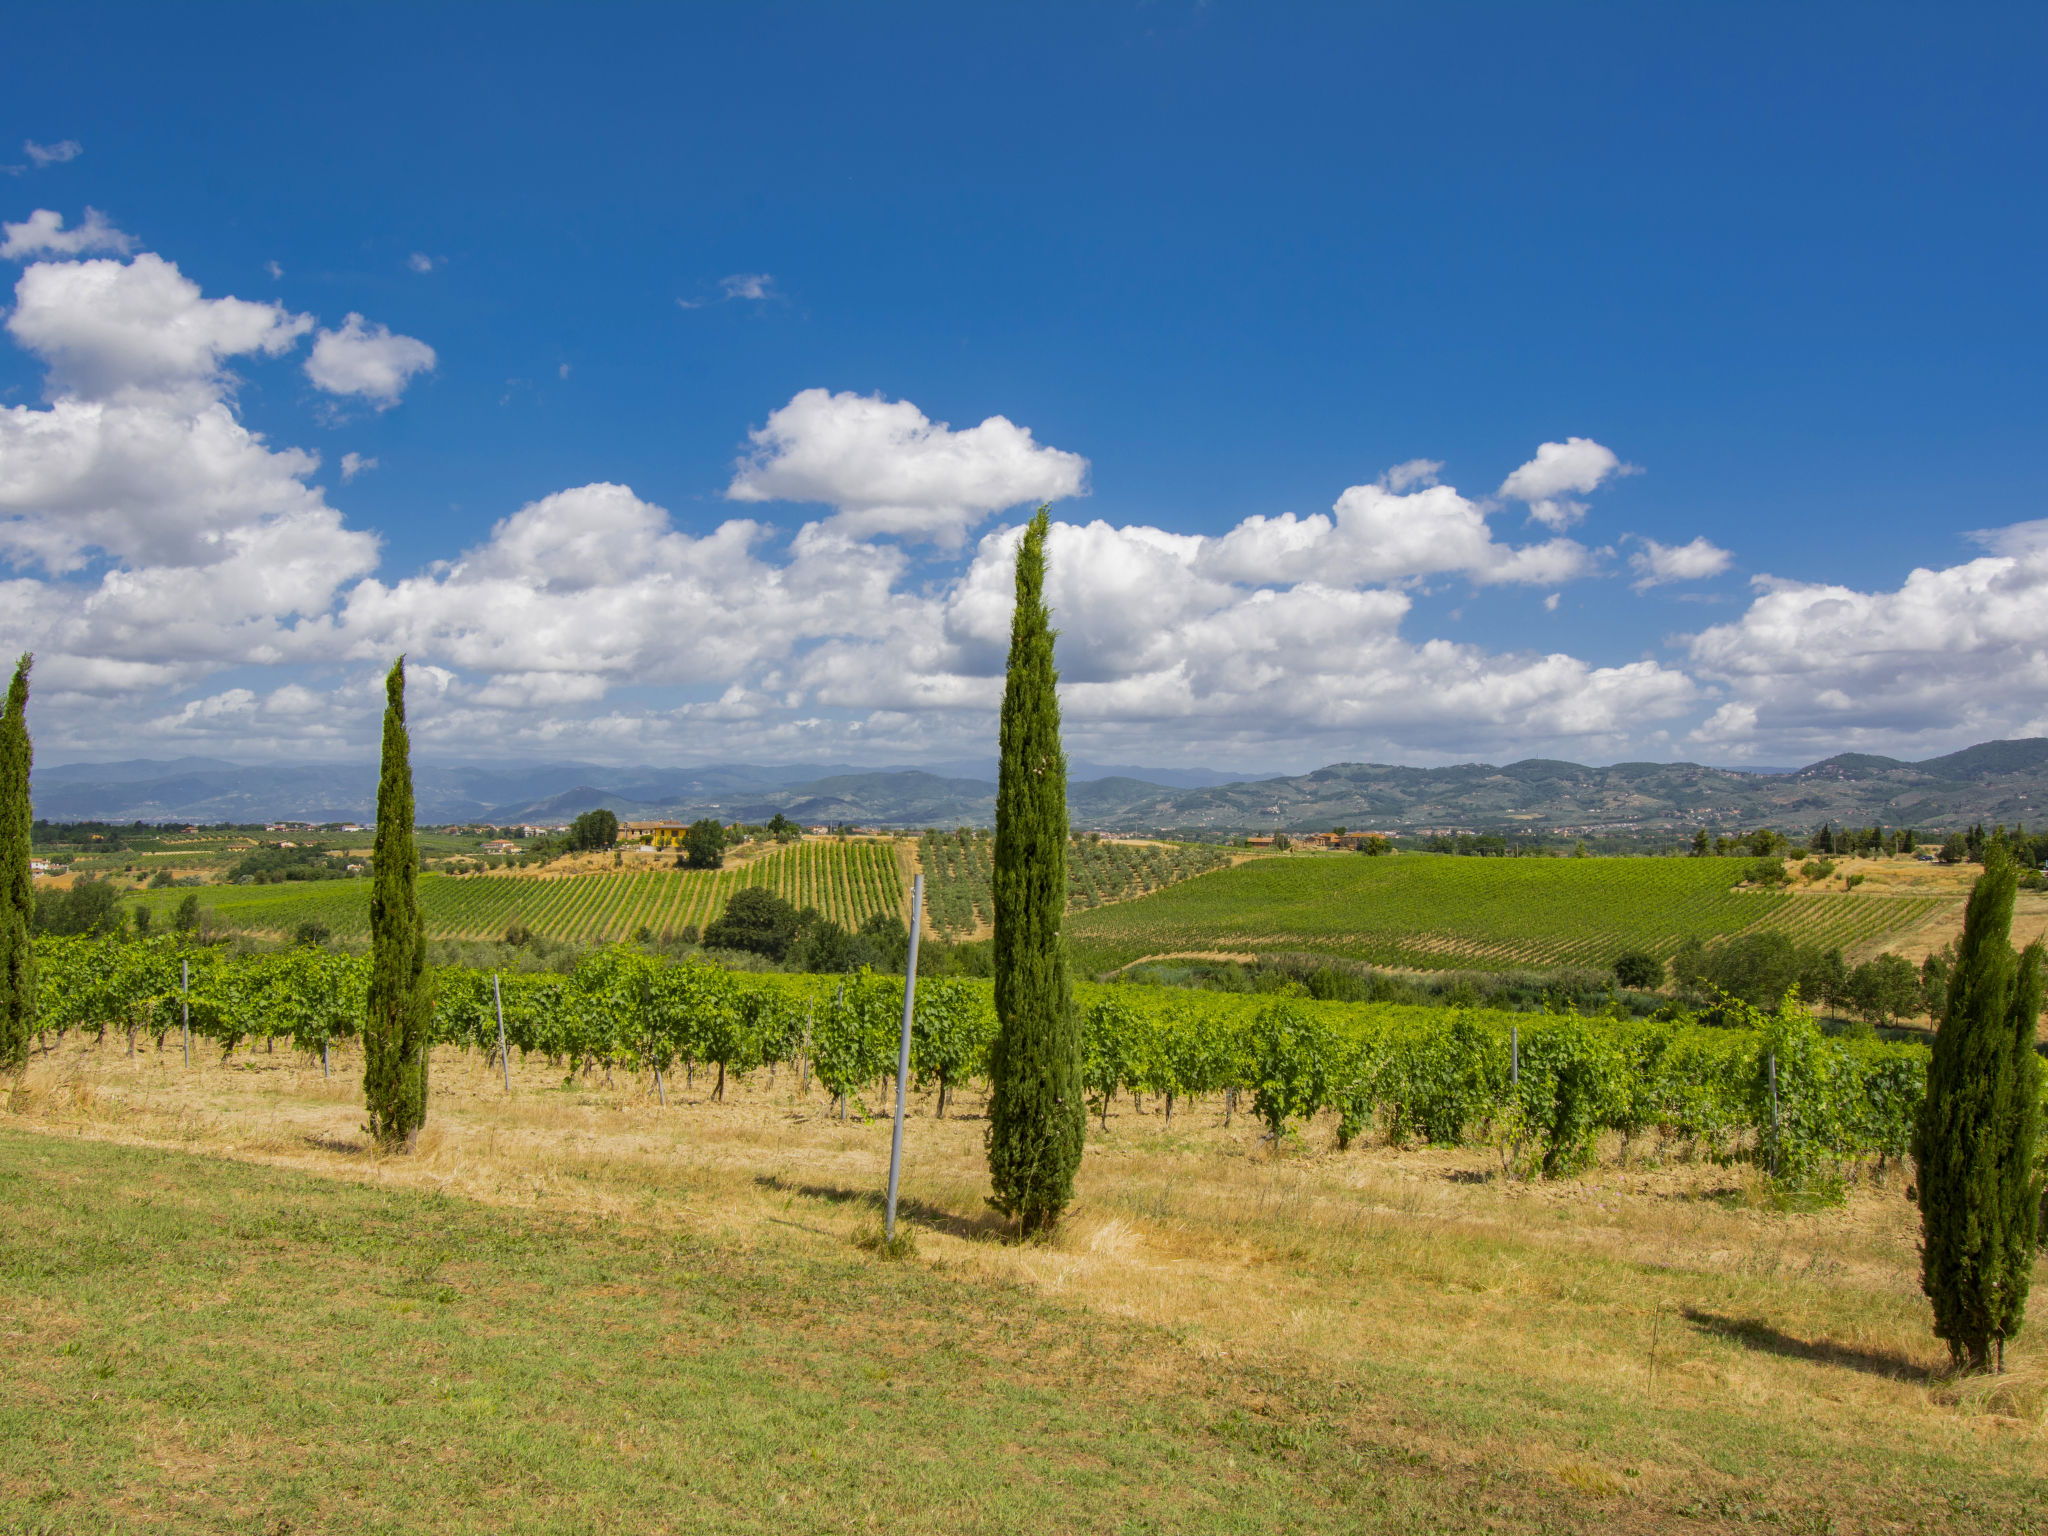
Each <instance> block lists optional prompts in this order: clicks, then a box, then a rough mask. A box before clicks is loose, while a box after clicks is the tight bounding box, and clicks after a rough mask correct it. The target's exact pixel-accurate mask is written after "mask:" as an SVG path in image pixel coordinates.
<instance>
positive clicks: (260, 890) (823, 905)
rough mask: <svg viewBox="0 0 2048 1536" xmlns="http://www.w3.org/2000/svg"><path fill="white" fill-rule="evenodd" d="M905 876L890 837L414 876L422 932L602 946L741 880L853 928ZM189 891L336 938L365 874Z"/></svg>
mask: <svg viewBox="0 0 2048 1536" xmlns="http://www.w3.org/2000/svg"><path fill="white" fill-rule="evenodd" d="M908 884H909V882H908V881H907V880H906V879H905V878H904V873H903V865H902V861H901V859H900V858H899V857H898V854H897V845H896V843H895V842H894V841H893V840H854V841H848V842H838V841H818V842H804V843H797V844H793V845H791V846H790V847H788V848H784V849H781V850H779V851H777V852H774V853H769V854H764V855H763V856H761V857H760V858H757V859H752V860H749V861H748V862H746V863H744V864H739V865H735V866H733V867H730V868H727V869H719V870H688V869H683V870H679V869H654V870H649V869H639V870H635V869H630V868H627V869H621V870H619V871H617V872H616V873H603V874H584V875H570V876H563V877H560V878H549V877H546V876H538V877H536V876H519V875H467V876H454V875H436V874H425V875H422V876H421V877H420V887H419V890H420V908H421V910H422V912H423V913H424V914H425V917H426V923H427V934H428V936H429V937H430V938H436V939H469V938H476V939H482V938H497V937H499V936H500V935H502V934H503V933H504V932H505V929H506V927H507V926H508V925H509V924H510V923H511V922H512V920H513V919H514V918H518V919H519V920H520V921H521V922H523V923H525V924H526V926H527V927H529V928H531V929H532V930H533V931H534V932H535V933H539V934H543V935H545V936H547V937H549V938H556V939H573V940H580V941H584V942H592V943H602V942H605V941H607V940H611V939H624V938H629V937H631V936H632V935H633V934H634V933H635V932H636V931H638V930H639V929H641V928H643V927H644V928H646V929H647V930H648V931H649V932H650V933H653V934H657V935H658V934H661V933H664V932H676V931H679V930H681V929H682V928H684V927H686V926H695V927H697V928H702V927H703V926H704V925H705V924H706V923H708V922H710V921H711V920H712V919H713V918H714V917H716V916H717V915H718V914H719V913H720V912H722V911H724V910H725V903H726V901H727V899H728V898H729V897H730V896H731V895H732V893H733V892H734V891H737V890H739V889H741V888H742V887H744V886H750V885H761V886H766V887H767V888H768V889H770V890H772V891H774V892H775V893H776V894H777V895H778V896H782V897H786V898H787V899H788V900H790V901H793V902H795V903H796V904H797V905H798V906H799V907H807V906H808V907H816V908H818V910H819V911H821V912H823V913H824V914H825V915H826V916H827V917H830V918H833V919H834V920H836V921H838V922H841V923H844V924H847V925H848V926H853V925H857V924H858V923H859V922H860V921H861V919H863V918H865V917H867V916H868V915H869V914H870V913H874V912H893V913H898V914H903V913H904V912H905V909H906V905H907V903H906V891H907V889H908ZM186 894H187V893H186V892H185V891H182V890H175V889H174V890H166V891H153V892H150V893H149V894H148V896H147V897H146V898H138V899H139V900H140V901H142V902H143V903H144V904H147V905H149V906H151V907H153V908H155V909H157V912H158V916H159V917H161V916H163V915H165V914H166V913H168V911H169V909H170V908H171V907H173V906H175V905H176V904H177V902H178V901H180V900H182V899H183V898H184V896H185V895H186ZM197 894H198V896H199V899H200V901H201V902H202V903H203V904H204V905H206V906H208V907H211V908H212V909H214V910H215V911H216V912H217V913H219V915H220V918H221V920H222V921H223V922H225V923H226V924H227V925H228V926H229V927H231V928H235V929H238V930H241V931H243V932H250V933H275V934H289V933H290V932H292V930H293V929H295V928H296V927H297V926H298V925H299V924H301V923H304V922H317V923H321V924H324V925H325V926H326V928H327V929H328V931H329V932H330V933H332V934H334V935H335V936H336V937H337V938H362V937H366V936H367V935H368V933H369V911H370V909H369V902H370V888H369V882H368V881H367V880H357V881H338V880H329V881H317V882H311V883H308V884H303V885H251V886H234V885H231V886H217V887H206V888H203V889H201V890H199V891H198V893H197Z"/></svg>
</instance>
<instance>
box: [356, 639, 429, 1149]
mask: <svg viewBox="0 0 2048 1536" xmlns="http://www.w3.org/2000/svg"><path fill="white" fill-rule="evenodd" d="M384 698H385V703H384V764H383V769H382V771H381V773H380V774H379V776H378V779H377V843H376V851H375V853H374V854H373V855H372V859H371V866H370V877H371V885H370V1000H369V1016H368V1017H367V1018H366V1019H365V1020H364V1021H363V1098H364V1100H365V1102H366V1103H367V1104H368V1106H369V1110H370V1132H371V1134H372V1135H374V1136H375V1137H376V1138H377V1140H378V1141H380V1142H382V1143H383V1144H384V1145H385V1146H387V1147H404V1148H407V1149H408V1150H409V1149H410V1148H411V1146H412V1144H413V1142H414V1140H415V1139H416V1138H417V1137H418V1136H419V1133H420V1127H421V1126H423V1125H425V1124H426V1122H427V1047H428V1026H429V1024H430V1022H431V1020H432V1017H433V999H432V998H431V996H430V995H429V993H428V988H427V978H426V969H427V936H426V929H425V927H424V925H423V924H422V923H421V921H420V904H419V892H418V886H417V882H418V879H419V850H418V847H417V845H416V844H415V842H414V839H413V803H412V746H411V743H410V741H409V739H408V738H407V736H406V732H405V658H404V657H403V656H401V657H399V658H398V660H397V662H396V663H395V664H393V666H392V668H391V675H390V676H389V677H387V678H386V679H385V681H384Z"/></svg>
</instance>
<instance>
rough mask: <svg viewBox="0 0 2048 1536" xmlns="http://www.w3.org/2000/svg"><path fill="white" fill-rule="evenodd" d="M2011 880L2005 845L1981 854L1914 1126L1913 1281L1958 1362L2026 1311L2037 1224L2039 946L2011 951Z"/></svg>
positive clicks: (1982, 1363)
mask: <svg viewBox="0 0 2048 1536" xmlns="http://www.w3.org/2000/svg"><path fill="white" fill-rule="evenodd" d="M2017 885H2018V875H2017V872H2016V871H2015V869H2014V867H2013V862H2012V858H2011V855H2010V854H2009V852H2008V851H2007V849H2006V847H2005V845H2004V843H2003V842H2002V841H1994V842H1992V843H1991V844H1990V845H1989V846H1988V847H1987V848H1986V850H1985V856H1984V873H1983V874H1982V875H1980V876H1979V877H1978V879H1977V885H1976V888H1975V889H1974V890H1972V891H1971V892H1970V904H1969V907H1968V909H1967V910H1966V911H1965V913H1964V915H1963V936H1962V939H1961V941H1960V943H1959V944H1958V945H1957V950H1956V960H1955V969H1954V971H1953V972H1952V973H1951V974H1950V977H1949V988H1948V1009H1947V1012H1946V1013H1945V1014H1944V1016H1943V1018H1942V1023H1941V1029H1940V1031H1939V1032H1938V1033H1937V1034H1936V1035H1935V1038H1934V1055H1933V1059H1932V1060H1931V1061H1930V1062H1929V1063H1928V1067H1927V1098H1926V1100H1925V1102H1924V1103H1923V1104H1922V1106H1921V1111H1920V1120H1919V1124H1918V1125H1917V1126H1916V1127H1915V1128H1914V1135H1913V1157H1914V1161H1915V1162H1916V1163H1917V1164H1918V1170H1919V1171H1918V1178H1919V1192H1920V1230H1921V1248H1920V1284H1921V1288H1922V1289H1923V1290H1925V1291H1926V1292H1927V1298H1928V1300H1929V1301H1931V1302H1932V1303H1933V1304H1934V1331H1935V1333H1936V1335H1937V1336H1938V1337H1940V1338H1942V1339H1944V1340H1945V1341H1947V1344H1948V1347H1949V1352H1950V1354H1952V1355H1953V1356H1954V1357H1955V1359H1956V1360H1957V1362H1958V1363H1959V1364H1964V1363H1966V1364H1967V1365H1968V1366H1969V1368H1970V1369H1972V1370H1979V1371H1981V1370H1984V1369H1985V1368H1986V1367H1987V1366H1989V1365H1990V1364H1991V1362H1992V1356H1993V1353H1994V1351H1995V1353H1996V1356H1997V1360H1998V1364H1999V1366H2000V1368H2001V1369H2002V1368H2003V1366H2004V1360H2005V1341H2006V1340H2007V1339H2009V1338H2012V1337H2013V1336H2014V1335H2015V1334H2017V1333H2018V1332H2019V1331H2020V1326H2021V1324H2022V1323H2023V1322H2024V1321H2025V1319H2026V1312H2027V1288H2028V1284H2029V1282H2030V1281H2031V1279H2032V1277H2033V1270H2034V1242H2035V1237H2036V1233H2037V1227H2038V1223H2039V1220H2040V1198H2041V1191H2040V1180H2039V1176H2038V1175H2037V1174H2036V1172H2035V1169H2034V1149H2035V1144H2036V1142H2037V1141H2038V1139H2039V1135H2040V1099H2041V1095H2040V1084H2039V1073H2040V1070H2041V1067H2040V1058H2039V1057H2038V1056H2037V1055H2036V1054H2035V1052H2034V1021H2035V1020H2036V1019H2038V1018H2039V1017H2040V1013H2041V966H2042V949H2041V945H2040V944H2038V943H2035V944H2031V945H2029V946H2028V947H2027V951H2026V953H2025V954H2024V955H2015V954H2014V953H2013V949H2012V939H2011V933H2012V908H2013V896H2014V892H2015V890H2016V888H2017Z"/></svg>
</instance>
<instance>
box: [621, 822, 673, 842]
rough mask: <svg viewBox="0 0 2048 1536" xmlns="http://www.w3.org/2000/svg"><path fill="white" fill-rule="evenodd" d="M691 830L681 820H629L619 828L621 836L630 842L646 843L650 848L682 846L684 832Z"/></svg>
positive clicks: (623, 839)
mask: <svg viewBox="0 0 2048 1536" xmlns="http://www.w3.org/2000/svg"><path fill="white" fill-rule="evenodd" d="M689 830H690V828H689V826H688V825H687V824H686V823H684V822H680V821H629V822H626V823H625V824H624V825H622V826H621V827H620V828H619V838H620V840H621V841H623V842H628V843H645V844H646V845H647V846H648V847H650V848H680V847H682V846H683V834H684V833H685V832H688V831H689Z"/></svg>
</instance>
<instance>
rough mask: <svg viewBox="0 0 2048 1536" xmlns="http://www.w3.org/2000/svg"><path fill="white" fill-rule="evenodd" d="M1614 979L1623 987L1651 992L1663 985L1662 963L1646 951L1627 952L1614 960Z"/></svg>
mask: <svg viewBox="0 0 2048 1536" xmlns="http://www.w3.org/2000/svg"><path fill="white" fill-rule="evenodd" d="M1614 979H1615V981H1616V982H1618V983H1619V984H1620V985H1622V986H1624V987H1636V988H1640V989H1641V990H1644V991H1650V990H1653V989H1655V988H1657V987H1661V986H1663V985H1664V962H1663V961H1662V960H1659V959H1658V958H1657V957H1656V956H1655V955H1653V954H1651V953H1650V952H1649V951H1648V950H1642V949H1631V950H1628V951H1627V952H1626V953H1624V954H1622V955H1619V956H1617V957H1616V959H1615V962H1614Z"/></svg>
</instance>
